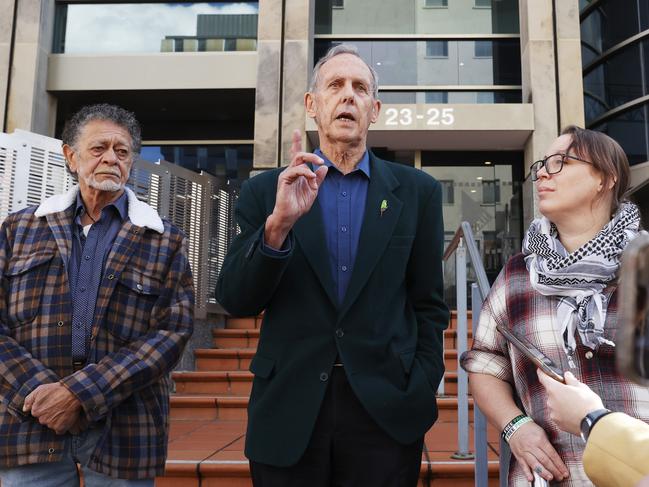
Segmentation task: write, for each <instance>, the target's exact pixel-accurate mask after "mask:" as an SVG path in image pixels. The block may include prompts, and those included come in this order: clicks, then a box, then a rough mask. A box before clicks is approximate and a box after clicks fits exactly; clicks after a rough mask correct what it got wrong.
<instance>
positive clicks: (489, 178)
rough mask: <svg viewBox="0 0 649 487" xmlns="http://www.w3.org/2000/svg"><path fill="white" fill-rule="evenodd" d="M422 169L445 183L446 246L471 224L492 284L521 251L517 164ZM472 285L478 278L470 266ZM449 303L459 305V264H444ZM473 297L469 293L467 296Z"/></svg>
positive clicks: (520, 200) (450, 260)
mask: <svg viewBox="0 0 649 487" xmlns="http://www.w3.org/2000/svg"><path fill="white" fill-rule="evenodd" d="M422 170H423V171H425V172H426V173H428V174H430V175H431V176H433V177H434V178H435V179H437V180H438V181H439V182H440V183H441V185H442V201H443V213H444V237H445V238H444V240H445V242H444V248H446V247H447V246H448V244H449V243H450V242H451V240H452V239H453V236H454V235H455V232H456V231H457V229H458V228H459V226H460V224H461V223H462V222H463V221H468V222H469V223H470V225H471V229H472V230H473V236H474V238H475V241H476V244H477V246H478V249H479V251H480V255H481V257H482V262H483V265H484V267H485V271H486V273H487V277H488V279H489V283H490V284H491V283H493V281H494V280H495V279H496V277H497V276H498V273H499V272H500V270H501V269H502V267H503V266H504V264H505V262H507V259H509V257H511V256H512V255H514V254H515V253H517V252H519V251H520V248H521V237H522V232H521V224H522V199H521V189H522V188H521V183H520V182H518V181H519V180H517V179H516V178H515V174H514V173H515V170H514V166H513V165H511V164H504V165H496V164H482V165H434V166H424V167H422ZM467 270H468V279H469V281H473V280H475V273H474V272H473V268H472V266H469V267H468V269H467ZM444 284H445V295H446V300H447V302H448V304H449V306H451V307H452V308H453V307H455V295H456V292H455V260H454V258H452V259H449V261H448V262H446V263H445V265H444ZM468 296H469V298H470V296H471V293H470V292H468Z"/></svg>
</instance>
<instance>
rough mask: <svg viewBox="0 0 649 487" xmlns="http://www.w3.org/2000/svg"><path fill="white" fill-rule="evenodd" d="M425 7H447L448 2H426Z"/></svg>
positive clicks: (444, 0) (428, 0)
mask: <svg viewBox="0 0 649 487" xmlns="http://www.w3.org/2000/svg"><path fill="white" fill-rule="evenodd" d="M426 7H448V0H426Z"/></svg>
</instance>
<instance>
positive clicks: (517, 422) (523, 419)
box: [500, 414, 533, 443]
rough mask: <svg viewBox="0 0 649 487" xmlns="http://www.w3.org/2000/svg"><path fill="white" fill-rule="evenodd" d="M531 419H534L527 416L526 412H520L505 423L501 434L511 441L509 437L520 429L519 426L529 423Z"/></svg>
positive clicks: (504, 438)
mask: <svg viewBox="0 0 649 487" xmlns="http://www.w3.org/2000/svg"><path fill="white" fill-rule="evenodd" d="M530 421H533V420H532V418H530V417H529V416H525V415H524V414H520V415H518V416H516V417H515V418H514V419H512V420H511V421H510V422H509V423H507V424H506V425H505V427H504V428H503V431H502V433H500V436H501V437H502V439H503V440H505V441H506V442H507V443H509V439H510V438H511V437H512V435H513V434H514V433H515V432H516V431H517V430H518V428H520V427H521V426H523V425H524V424H526V423H529V422H530Z"/></svg>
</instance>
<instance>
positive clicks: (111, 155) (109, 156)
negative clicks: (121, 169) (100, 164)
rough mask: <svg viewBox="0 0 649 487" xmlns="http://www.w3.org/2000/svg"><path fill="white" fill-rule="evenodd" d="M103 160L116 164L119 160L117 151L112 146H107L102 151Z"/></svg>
mask: <svg viewBox="0 0 649 487" xmlns="http://www.w3.org/2000/svg"><path fill="white" fill-rule="evenodd" d="M103 160H104V162H105V163H107V164H117V163H118V162H119V158H118V157H117V153H116V152H115V150H114V149H113V148H112V147H109V148H108V150H107V151H106V152H104V157H103Z"/></svg>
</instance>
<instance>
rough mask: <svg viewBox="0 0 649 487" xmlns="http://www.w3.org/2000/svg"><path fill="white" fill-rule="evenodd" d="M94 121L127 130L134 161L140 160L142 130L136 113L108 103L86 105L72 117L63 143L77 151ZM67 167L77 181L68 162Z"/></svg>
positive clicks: (63, 135)
mask: <svg viewBox="0 0 649 487" xmlns="http://www.w3.org/2000/svg"><path fill="white" fill-rule="evenodd" d="M93 120H104V121H107V122H112V123H114V124H115V125H119V126H120V127H122V128H123V129H124V130H126V131H127V132H128V133H129V135H130V136H131V152H132V157H133V161H135V160H136V159H137V158H138V155H139V154H140V149H141V148H142V129H141V127H140V123H139V122H138V121H137V119H136V118H135V114H134V113H132V112H129V111H128V110H124V109H123V108H122V107H118V106H117V105H109V104H108V103H98V104H96V105H86V106H84V107H83V108H81V110H79V111H78V112H77V113H75V114H74V115H72V118H70V119H69V120H68V121H67V122H65V126H64V127H63V133H62V134H61V139H62V140H63V143H64V144H67V145H69V146H70V147H73V148H74V149H75V150H77V147H76V144H77V142H78V139H79V136H80V135H81V131H82V130H83V129H84V127H85V126H86V125H87V124H88V123H89V122H92V121H93ZM65 167H66V169H67V170H68V172H70V174H72V177H73V178H74V179H75V180H76V179H77V178H76V174H75V173H72V172H71V171H70V168H69V167H68V164H67V161H66V164H65Z"/></svg>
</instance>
